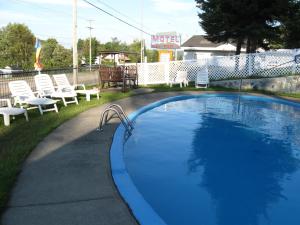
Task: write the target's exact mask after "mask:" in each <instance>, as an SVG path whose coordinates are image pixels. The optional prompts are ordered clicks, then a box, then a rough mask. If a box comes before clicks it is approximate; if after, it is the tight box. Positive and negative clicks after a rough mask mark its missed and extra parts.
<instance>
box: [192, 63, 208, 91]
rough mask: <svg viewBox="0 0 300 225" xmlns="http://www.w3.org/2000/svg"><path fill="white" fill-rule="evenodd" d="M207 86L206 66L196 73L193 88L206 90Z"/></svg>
mask: <svg viewBox="0 0 300 225" xmlns="http://www.w3.org/2000/svg"><path fill="white" fill-rule="evenodd" d="M208 84H209V78H208V68H207V66H205V67H203V68H202V69H200V70H199V71H198V72H197V77H196V81H195V87H196V88H207V87H208Z"/></svg>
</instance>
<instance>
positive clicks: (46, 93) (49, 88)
mask: <svg viewBox="0 0 300 225" xmlns="http://www.w3.org/2000/svg"><path fill="white" fill-rule="evenodd" d="M34 81H35V85H36V89H37V91H38V93H39V95H40V96H41V97H50V98H60V99H62V101H63V103H64V105H65V106H67V105H68V104H70V103H76V104H77V105H78V100H77V94H76V92H75V91H74V90H72V89H66V88H60V87H58V88H57V90H55V88H54V85H53V82H52V80H51V78H50V76H49V75H48V74H39V75H36V76H34ZM67 99H72V100H67Z"/></svg>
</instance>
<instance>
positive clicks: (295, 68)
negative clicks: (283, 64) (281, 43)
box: [292, 49, 298, 75]
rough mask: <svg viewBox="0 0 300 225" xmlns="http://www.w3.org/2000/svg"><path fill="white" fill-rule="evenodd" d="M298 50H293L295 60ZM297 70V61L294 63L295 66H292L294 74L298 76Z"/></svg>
mask: <svg viewBox="0 0 300 225" xmlns="http://www.w3.org/2000/svg"><path fill="white" fill-rule="evenodd" d="M297 52H298V51H297V49H294V50H293V59H294V58H295V56H296V55H297ZM296 70H297V64H296V62H295V61H293V66H292V74H293V75H295V74H296V72H297V71H296Z"/></svg>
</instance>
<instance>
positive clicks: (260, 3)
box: [196, 0, 293, 54]
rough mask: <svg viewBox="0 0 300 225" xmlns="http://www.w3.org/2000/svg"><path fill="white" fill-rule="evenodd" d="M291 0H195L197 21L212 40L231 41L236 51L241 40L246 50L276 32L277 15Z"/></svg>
mask: <svg viewBox="0 0 300 225" xmlns="http://www.w3.org/2000/svg"><path fill="white" fill-rule="evenodd" d="M291 1H293V0H252V1H249V0H239V1H235V0H196V2H197V7H198V8H199V9H201V11H200V12H199V18H200V19H201V21H200V25H201V26H202V27H203V29H204V30H205V31H206V33H207V38H208V39H209V40H211V41H213V42H234V43H236V45H237V49H236V54H239V53H240V50H241V46H242V44H246V46H247V52H248V53H250V52H255V50H256V49H257V48H258V47H266V46H265V45H266V43H268V42H270V41H271V40H274V39H276V38H278V36H279V35H280V28H279V27H280V18H281V17H282V16H283V15H285V14H286V11H287V9H288V6H289V4H290V2H291Z"/></svg>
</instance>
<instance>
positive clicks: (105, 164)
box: [2, 93, 182, 225]
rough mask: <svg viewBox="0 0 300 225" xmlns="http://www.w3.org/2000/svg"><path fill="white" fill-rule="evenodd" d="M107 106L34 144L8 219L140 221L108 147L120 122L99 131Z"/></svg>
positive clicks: (85, 224)
mask: <svg viewBox="0 0 300 225" xmlns="http://www.w3.org/2000/svg"><path fill="white" fill-rule="evenodd" d="M181 94H182V93H181ZM173 95H176V93H152V94H147V95H139V96H135V97H131V98H127V99H123V100H120V101H117V102H116V103H117V104H120V105H121V106H123V107H124V109H125V111H126V112H127V113H129V112H131V111H134V110H136V109H137V108H140V107H141V106H143V105H146V104H149V103H151V102H154V101H156V100H159V99H162V98H166V97H168V96H173ZM104 107H105V106H101V107H97V108H94V109H91V110H88V111H86V112H84V113H81V114H80V115H78V116H77V117H75V118H73V119H71V120H69V121H67V122H66V123H64V124H62V125H61V126H60V127H58V128H57V129H56V130H54V131H53V132H52V133H51V134H50V135H48V136H47V137H46V138H45V139H44V140H43V141H42V142H41V143H40V144H39V145H38V146H37V147H36V148H35V149H34V151H33V152H32V154H31V155H30V156H29V158H28V159H27V161H26V162H25V163H24V165H23V168H22V172H21V174H20V175H19V177H18V181H17V183H16V185H15V188H14V189H13V192H12V196H11V199H10V202H9V205H8V208H7V210H6V212H5V213H4V215H3V217H2V224H3V225H77V224H78V225H98V224H99V225H127V224H128V225H129V224H130V225H134V224H137V222H136V221H135V219H134V218H133V216H132V214H131V213H130V210H129V209H128V207H127V205H126V204H125V203H124V202H123V201H122V199H121V197H120V196H119V194H118V191H117V190H116V188H115V186H114V183H113V180H112V177H111V171H110V162H109V149H110V145H111V141H112V137H113V134H114V131H115V128H116V126H117V123H116V122H114V123H111V124H109V125H107V127H105V132H103V133H99V132H98V131H96V128H97V125H98V121H99V116H100V112H102V110H103V108H104ZM32 135H34V134H32ZM28 141H30V140H28Z"/></svg>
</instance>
